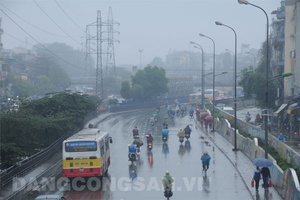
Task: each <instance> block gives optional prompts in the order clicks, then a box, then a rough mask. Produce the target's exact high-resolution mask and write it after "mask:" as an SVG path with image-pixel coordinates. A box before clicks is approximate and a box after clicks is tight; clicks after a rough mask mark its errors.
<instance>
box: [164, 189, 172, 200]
mask: <svg viewBox="0 0 300 200" xmlns="http://www.w3.org/2000/svg"><path fill="white" fill-rule="evenodd" d="M164 195H165V197H166V198H167V199H169V198H170V197H172V196H173V192H172V189H170V188H169V187H166V188H165V191H164Z"/></svg>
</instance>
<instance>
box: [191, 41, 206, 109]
mask: <svg viewBox="0 0 300 200" xmlns="http://www.w3.org/2000/svg"><path fill="white" fill-rule="evenodd" d="M190 43H191V44H193V45H194V48H198V49H201V52H202V54H201V109H203V108H204V88H205V87H204V84H205V82H204V51H203V48H202V46H201V45H200V44H197V43H195V42H190Z"/></svg>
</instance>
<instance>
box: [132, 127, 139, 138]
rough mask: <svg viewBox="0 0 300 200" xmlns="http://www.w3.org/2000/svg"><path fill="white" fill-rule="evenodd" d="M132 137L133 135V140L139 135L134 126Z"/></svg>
mask: <svg viewBox="0 0 300 200" xmlns="http://www.w3.org/2000/svg"><path fill="white" fill-rule="evenodd" d="M132 135H133V138H135V136H137V135H139V129H138V128H137V126H135V127H134V129H133V130H132Z"/></svg>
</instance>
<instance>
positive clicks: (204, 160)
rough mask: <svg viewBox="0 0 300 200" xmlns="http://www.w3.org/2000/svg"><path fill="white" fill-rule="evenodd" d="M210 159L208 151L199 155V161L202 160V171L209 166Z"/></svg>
mask: <svg viewBox="0 0 300 200" xmlns="http://www.w3.org/2000/svg"><path fill="white" fill-rule="evenodd" d="M210 159H211V157H210V155H208V152H207V151H205V152H204V153H203V155H202V156H201V161H202V167H203V171H204V170H208V168H209V163H210Z"/></svg>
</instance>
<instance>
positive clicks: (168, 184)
mask: <svg viewBox="0 0 300 200" xmlns="http://www.w3.org/2000/svg"><path fill="white" fill-rule="evenodd" d="M173 182H174V179H173V177H172V176H171V175H170V173H169V171H166V174H165V175H164V176H163V177H162V185H163V187H164V194H165V197H171V196H172V195H173V192H172V184H173Z"/></svg>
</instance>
